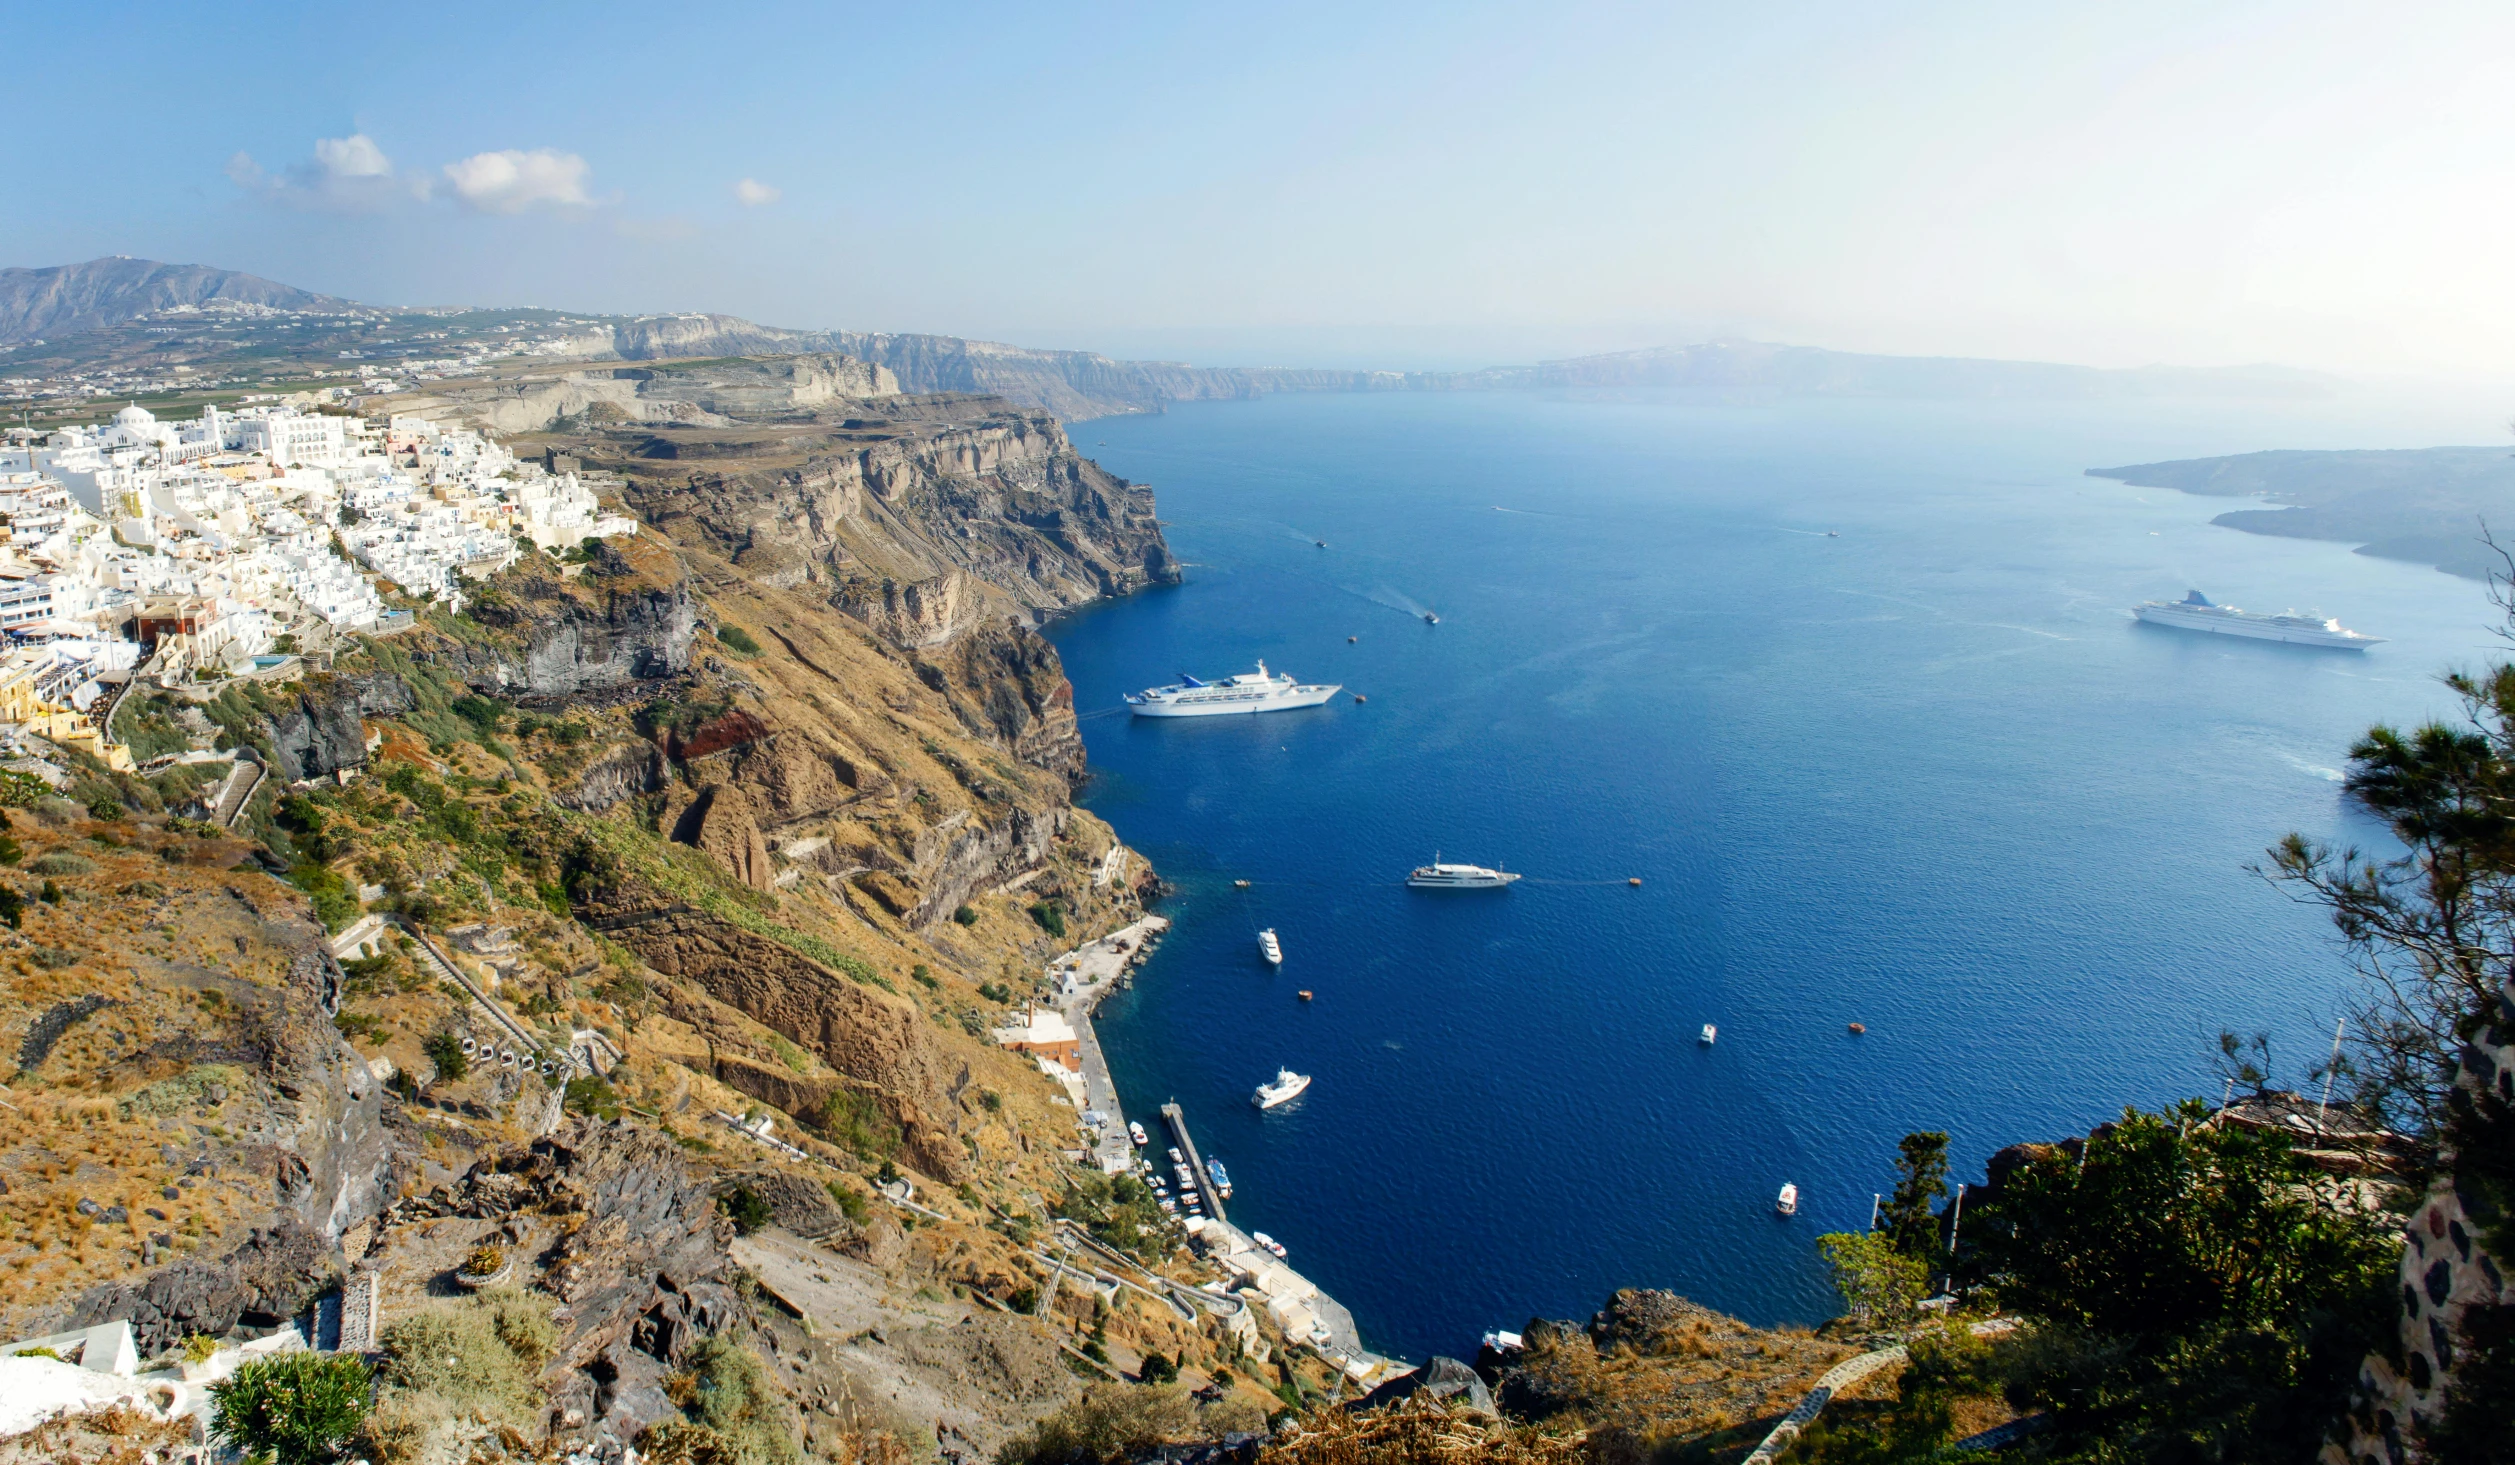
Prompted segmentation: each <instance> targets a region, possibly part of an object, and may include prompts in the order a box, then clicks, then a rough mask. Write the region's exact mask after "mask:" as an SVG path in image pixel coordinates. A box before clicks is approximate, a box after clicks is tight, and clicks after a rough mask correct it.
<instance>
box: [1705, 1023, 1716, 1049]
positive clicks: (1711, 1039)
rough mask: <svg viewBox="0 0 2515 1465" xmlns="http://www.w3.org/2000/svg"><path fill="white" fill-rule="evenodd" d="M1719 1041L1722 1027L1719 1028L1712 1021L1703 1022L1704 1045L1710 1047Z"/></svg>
mask: <svg viewBox="0 0 2515 1465" xmlns="http://www.w3.org/2000/svg"><path fill="white" fill-rule="evenodd" d="M1719 1041H1720V1029H1718V1028H1716V1027H1713V1026H1712V1025H1711V1024H1710V1023H1705V1024H1703V1038H1702V1043H1703V1046H1704V1047H1706V1048H1708V1047H1710V1046H1711V1045H1712V1044H1714V1043H1717V1042H1719Z"/></svg>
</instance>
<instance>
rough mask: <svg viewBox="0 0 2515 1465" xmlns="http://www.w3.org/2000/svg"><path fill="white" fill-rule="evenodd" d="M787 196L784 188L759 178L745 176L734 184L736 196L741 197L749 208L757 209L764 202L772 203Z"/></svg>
mask: <svg viewBox="0 0 2515 1465" xmlns="http://www.w3.org/2000/svg"><path fill="white" fill-rule="evenodd" d="M785 196H786V195H785V193H784V191H783V190H780V189H776V188H772V187H770V186H769V185H768V184H765V183H762V182H761V181H760V180H759V179H757V178H745V179H743V180H742V181H741V182H740V183H737V184H735V185H734V197H735V198H737V199H740V200H741V201H742V203H743V205H744V206H745V207H747V208H755V209H756V208H758V207H760V206H761V205H763V204H772V203H775V202H777V201H778V200H779V199H781V198H784V197H785Z"/></svg>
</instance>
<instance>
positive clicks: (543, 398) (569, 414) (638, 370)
mask: <svg viewBox="0 0 2515 1465" xmlns="http://www.w3.org/2000/svg"><path fill="white" fill-rule="evenodd" d="M897 395H899V379H898V378H897V377H895V376H893V375H892V374H891V372H890V371H889V370H888V369H886V368H884V367H880V366H874V365H869V364H867V363H865V362H862V361H858V360H854V359H852V358H850V357H846V356H838V355H832V354H827V353H808V354H802V355H794V356H776V357H765V358H747V359H732V360H727V359H722V357H721V355H720V357H719V358H718V359H713V360H706V361H697V362H672V363H668V364H664V365H659V366H654V367H626V366H623V367H585V368H574V369H543V370H531V369H526V370H523V371H519V372H514V373H510V374H507V375H502V376H497V377H489V378H483V379H479V380H474V381H462V382H452V383H448V384H446V385H444V386H441V387H438V388H436V389H434V390H432V391H427V392H417V393H410V394H407V395H403V396H399V397H395V398H393V399H391V400H390V401H389V403H388V404H387V408H386V410H388V411H390V412H392V413H395V414H408V415H412V416H418V417H426V418H430V419H432V420H437V421H447V422H463V423H467V424H469V425H471V426H475V427H484V428H488V429H490V430H492V431H495V432H501V433H519V432H542V431H545V430H548V429H550V428H552V427H555V426H559V425H562V424H579V425H618V424H623V423H639V424H656V425H668V426H706V427H723V426H726V425H727V424H729V423H731V422H734V421H736V420H747V419H756V418H774V417H779V416H786V415H793V414H810V413H812V412H814V411H817V410H819V409H822V408H826V407H830V406H832V405H834V404H844V403H847V402H852V401H870V400H878V399H881V398H886V397H895V396H897Z"/></svg>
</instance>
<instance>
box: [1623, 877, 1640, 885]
mask: <svg viewBox="0 0 2515 1465" xmlns="http://www.w3.org/2000/svg"><path fill="white" fill-rule="evenodd" d="M1624 883H1625V884H1627V885H1639V884H1641V883H1642V877H1641V876H1639V875H1636V876H1634V877H1633V878H1632V879H1630V880H1627V881H1625V882H1624Z"/></svg>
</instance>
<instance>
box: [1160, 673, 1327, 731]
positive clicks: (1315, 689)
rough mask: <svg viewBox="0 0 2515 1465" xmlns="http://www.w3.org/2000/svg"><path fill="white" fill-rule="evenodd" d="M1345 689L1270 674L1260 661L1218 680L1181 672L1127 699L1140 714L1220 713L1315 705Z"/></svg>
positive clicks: (1205, 714)
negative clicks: (1168, 681)
mask: <svg viewBox="0 0 2515 1465" xmlns="http://www.w3.org/2000/svg"><path fill="white" fill-rule="evenodd" d="M1342 690H1343V687H1342V686H1341V685H1340V686H1333V687H1323V686H1303V685H1301V684H1300V683H1298V682H1295V681H1294V680H1293V679H1292V678H1291V677H1289V676H1285V675H1283V674H1282V673H1280V672H1278V673H1275V674H1272V675H1270V674H1268V672H1267V670H1266V663H1265V662H1263V661H1261V662H1259V663H1258V666H1257V671H1256V672H1255V673H1250V672H1242V673H1241V674H1240V675H1238V676H1232V677H1225V678H1223V679H1222V680H1221V681H1219V682H1201V681H1198V680H1197V679H1196V678H1195V677H1192V676H1189V675H1188V674H1186V673H1185V672H1182V673H1180V674H1179V680H1178V683H1177V684H1176V685H1174V686H1168V687H1146V688H1145V689H1144V690H1143V691H1141V692H1130V693H1128V694H1127V699H1126V703H1127V706H1129V707H1131V708H1133V709H1135V715H1136V716H1138V717H1219V716H1221V715H1222V714H1224V713H1226V712H1284V711H1288V710H1290V709H1292V708H1295V707H1316V706H1318V705H1319V704H1320V703H1322V702H1325V701H1326V700H1327V699H1328V698H1330V697H1333V696H1335V695H1336V694H1337V693H1338V692H1340V691H1342Z"/></svg>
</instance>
